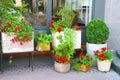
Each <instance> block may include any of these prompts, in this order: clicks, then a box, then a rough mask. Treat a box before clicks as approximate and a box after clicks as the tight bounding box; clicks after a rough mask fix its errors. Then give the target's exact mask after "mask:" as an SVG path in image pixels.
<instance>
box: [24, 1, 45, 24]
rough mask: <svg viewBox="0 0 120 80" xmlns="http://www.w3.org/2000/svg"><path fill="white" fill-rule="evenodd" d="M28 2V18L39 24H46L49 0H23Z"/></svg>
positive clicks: (31, 21) (32, 22)
mask: <svg viewBox="0 0 120 80" xmlns="http://www.w3.org/2000/svg"><path fill="white" fill-rule="evenodd" d="M22 1H24V2H26V3H28V12H29V13H28V15H27V16H26V18H27V20H28V21H29V22H30V23H31V24H33V25H37V26H45V25H46V2H47V0H22Z"/></svg>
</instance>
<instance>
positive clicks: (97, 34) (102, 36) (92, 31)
mask: <svg viewBox="0 0 120 80" xmlns="http://www.w3.org/2000/svg"><path fill="white" fill-rule="evenodd" d="M109 33H110V31H109V29H108V27H107V25H106V23H105V22H104V21H103V20H102V19H99V18H95V19H93V20H91V21H90V22H89V23H88V24H87V29H86V38H87V41H88V43H93V44H104V43H106V41H107V39H108V37H109Z"/></svg>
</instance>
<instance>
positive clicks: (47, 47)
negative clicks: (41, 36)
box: [36, 43, 50, 51]
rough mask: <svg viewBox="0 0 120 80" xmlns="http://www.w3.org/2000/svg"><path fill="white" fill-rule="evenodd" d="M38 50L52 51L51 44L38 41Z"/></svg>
mask: <svg viewBox="0 0 120 80" xmlns="http://www.w3.org/2000/svg"><path fill="white" fill-rule="evenodd" d="M36 50H38V51H50V44H46V43H37V46H36Z"/></svg>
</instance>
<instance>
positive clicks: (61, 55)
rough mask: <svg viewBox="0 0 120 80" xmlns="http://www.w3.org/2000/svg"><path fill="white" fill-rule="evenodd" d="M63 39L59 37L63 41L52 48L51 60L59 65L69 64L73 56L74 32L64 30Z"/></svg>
mask: <svg viewBox="0 0 120 80" xmlns="http://www.w3.org/2000/svg"><path fill="white" fill-rule="evenodd" d="M64 34H65V35H64V38H65V40H62V39H63V38H61V37H59V38H58V39H59V40H60V41H63V42H62V43H61V44H59V45H58V46H57V47H54V50H53V51H54V53H53V58H54V59H55V60H56V61H57V62H59V63H71V61H72V57H73V54H74V47H73V46H74V40H73V37H74V30H72V29H68V28H66V29H65V30H64Z"/></svg>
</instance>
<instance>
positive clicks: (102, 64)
mask: <svg viewBox="0 0 120 80" xmlns="http://www.w3.org/2000/svg"><path fill="white" fill-rule="evenodd" d="M97 67H98V70H99V71H109V70H110V67H111V61H109V60H104V61H99V60H97Z"/></svg>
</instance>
